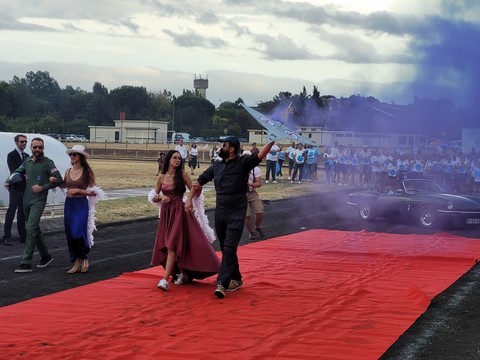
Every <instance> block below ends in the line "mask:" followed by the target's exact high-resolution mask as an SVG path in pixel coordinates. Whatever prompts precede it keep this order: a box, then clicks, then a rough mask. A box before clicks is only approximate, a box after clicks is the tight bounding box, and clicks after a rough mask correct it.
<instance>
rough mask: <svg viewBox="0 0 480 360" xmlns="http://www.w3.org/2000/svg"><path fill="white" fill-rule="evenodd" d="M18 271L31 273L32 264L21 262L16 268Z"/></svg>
mask: <svg viewBox="0 0 480 360" xmlns="http://www.w3.org/2000/svg"><path fill="white" fill-rule="evenodd" d="M15 272H16V273H29V272H32V265H30V264H20V266H19V267H18V269H15Z"/></svg>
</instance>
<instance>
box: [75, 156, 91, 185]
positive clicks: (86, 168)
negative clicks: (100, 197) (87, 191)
mask: <svg viewBox="0 0 480 360" xmlns="http://www.w3.org/2000/svg"><path fill="white" fill-rule="evenodd" d="M77 154H78V156H80V164H81V165H82V166H83V175H82V177H83V180H84V181H85V182H86V183H87V184H88V186H93V185H95V175H94V174H93V170H92V168H91V167H90V165H88V162H87V159H86V158H85V156H83V155H82V154H80V153H77Z"/></svg>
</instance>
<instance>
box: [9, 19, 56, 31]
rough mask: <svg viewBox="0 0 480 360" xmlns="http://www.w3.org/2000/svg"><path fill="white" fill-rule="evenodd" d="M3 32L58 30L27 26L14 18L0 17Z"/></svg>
mask: <svg viewBox="0 0 480 360" xmlns="http://www.w3.org/2000/svg"><path fill="white" fill-rule="evenodd" d="M1 30H16V31H51V32H56V31H57V30H55V29H52V28H49V27H47V26H41V25H33V24H26V23H23V22H20V21H17V20H16V19H14V18H12V17H8V16H6V15H0V31H1Z"/></svg>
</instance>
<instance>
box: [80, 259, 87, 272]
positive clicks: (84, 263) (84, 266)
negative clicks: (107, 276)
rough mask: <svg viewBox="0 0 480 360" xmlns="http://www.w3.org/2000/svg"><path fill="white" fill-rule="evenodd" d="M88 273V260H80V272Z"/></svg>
mask: <svg viewBox="0 0 480 360" xmlns="http://www.w3.org/2000/svg"><path fill="white" fill-rule="evenodd" d="M87 271H88V259H83V260H82V267H81V268H80V272H82V273H86V272H87Z"/></svg>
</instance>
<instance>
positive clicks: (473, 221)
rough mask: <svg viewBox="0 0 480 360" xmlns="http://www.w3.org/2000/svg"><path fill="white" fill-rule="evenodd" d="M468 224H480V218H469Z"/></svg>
mask: <svg viewBox="0 0 480 360" xmlns="http://www.w3.org/2000/svg"><path fill="white" fill-rule="evenodd" d="M467 224H480V219H467Z"/></svg>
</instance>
